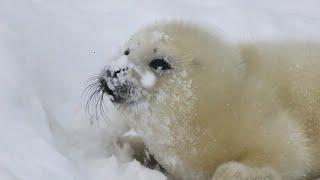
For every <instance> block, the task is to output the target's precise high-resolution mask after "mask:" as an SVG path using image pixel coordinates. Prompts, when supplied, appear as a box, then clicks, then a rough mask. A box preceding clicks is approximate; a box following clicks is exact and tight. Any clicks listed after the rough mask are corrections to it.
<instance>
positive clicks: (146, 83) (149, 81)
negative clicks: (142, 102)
mask: <svg viewBox="0 0 320 180" xmlns="http://www.w3.org/2000/svg"><path fill="white" fill-rule="evenodd" d="M140 81H141V84H142V86H143V87H145V88H151V87H153V86H154V85H155V84H156V76H155V75H154V73H152V72H149V71H146V72H145V73H144V74H143V75H142V76H141V80H140Z"/></svg>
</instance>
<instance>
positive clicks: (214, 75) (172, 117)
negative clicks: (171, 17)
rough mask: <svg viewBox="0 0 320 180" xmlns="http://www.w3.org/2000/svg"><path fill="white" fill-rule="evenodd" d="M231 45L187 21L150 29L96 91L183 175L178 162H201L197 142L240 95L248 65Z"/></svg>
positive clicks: (140, 34)
mask: <svg viewBox="0 0 320 180" xmlns="http://www.w3.org/2000/svg"><path fill="white" fill-rule="evenodd" d="M229 46H230V45H228V44H227V43H224V42H223V41H221V40H220V38H218V37H217V36H215V35H212V34H211V33H208V32H206V31H204V30H202V29H201V28H198V27H197V26H194V25H192V24H188V23H184V22H176V21H175V22H165V23H157V24H154V25H151V26H148V27H146V28H144V29H142V30H140V31H139V32H138V33H136V34H134V35H133V36H132V37H131V39H130V40H129V41H128V42H127V43H126V45H125V46H124V48H123V50H122V51H121V53H120V54H119V56H118V57H117V58H115V60H114V61H113V62H112V63H110V64H109V65H108V66H107V67H106V68H105V69H104V70H103V71H102V72H101V73H100V75H99V76H98V81H97V83H96V84H95V85H98V86H99V88H98V90H97V91H95V92H102V96H101V97H103V96H108V97H109V99H110V100H111V101H112V102H113V104H115V105H117V106H119V107H120V108H123V109H124V110H122V111H121V112H123V113H126V114H133V115H134V116H135V117H134V118H132V119H133V121H134V125H133V128H134V129H135V130H136V131H137V132H138V134H139V135H140V136H141V137H142V138H143V139H144V142H145V143H146V145H147V147H148V149H149V150H150V151H151V152H152V153H153V154H154V155H155V158H156V159H157V161H159V162H160V163H161V165H163V166H164V167H165V168H166V169H167V170H169V171H170V169H171V170H172V169H175V171H178V169H179V168H183V167H184V166H181V164H180V165H179V163H178V162H181V163H183V162H185V161H189V159H188V158H197V157H195V156H194V153H195V152H196V151H199V150H201V149H199V150H198V149H196V148H193V149H192V148H190V147H197V146H196V144H194V143H197V141H196V140H195V138H198V135H199V134H201V133H199V132H201V131H202V130H203V129H205V126H207V125H208V124H209V123H210V122H211V120H212V117H214V116H216V117H219V113H220V111H221V110H223V108H222V107H220V106H221V104H222V103H221V102H226V101H225V100H226V99H232V98H233V95H232V92H234V91H237V89H236V84H238V79H239V78H241V76H242V64H243V63H242V62H241V57H240V55H239V54H240V53H239V52H238V50H237V49H235V48H233V47H229ZM100 99H102V98H100ZM223 105H225V104H223ZM132 112H133V113H132ZM199 120H201V121H202V122H201V123H199ZM197 134H198V135H197ZM202 154H203V153H202ZM161 157H162V158H161ZM164 158H166V159H164ZM177 159H178V160H177ZM190 161H191V160H190ZM177 163H178V164H177Z"/></svg>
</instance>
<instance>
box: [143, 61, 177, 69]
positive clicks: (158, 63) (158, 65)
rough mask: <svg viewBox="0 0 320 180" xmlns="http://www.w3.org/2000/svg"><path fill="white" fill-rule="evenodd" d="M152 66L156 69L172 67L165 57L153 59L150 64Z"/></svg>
mask: <svg viewBox="0 0 320 180" xmlns="http://www.w3.org/2000/svg"><path fill="white" fill-rule="evenodd" d="M149 66H150V67H152V68H153V69H155V70H158V69H160V70H169V69H172V67H171V65H170V64H169V63H168V62H167V61H165V60H164V59H153V60H152V61H151V62H150V64H149Z"/></svg>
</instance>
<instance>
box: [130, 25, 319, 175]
mask: <svg viewBox="0 0 320 180" xmlns="http://www.w3.org/2000/svg"><path fill="white" fill-rule="evenodd" d="M155 34H158V35H159V34H161V37H165V38H159V37H157V38H156V40H155V37H154V35H155ZM133 46H134V49H132V51H131V52H130V55H129V56H128V60H129V61H130V63H133V64H135V66H138V67H139V68H141V69H144V70H150V67H149V66H148V64H149V62H150V61H151V60H152V59H153V58H154V57H165V58H167V60H168V62H170V63H171V64H172V66H173V69H172V70H170V71H169V72H165V73H158V72H156V71H155V72H154V73H155V74H156V76H157V77H156V78H157V81H156V82H155V81H154V84H152V88H150V89H149V90H148V93H149V96H146V97H144V99H143V98H142V101H140V103H137V104H135V105H132V106H134V107H130V106H129V107H127V106H126V107H125V108H126V109H127V110H128V113H130V112H135V113H133V115H134V120H133V121H132V126H133V127H134V128H135V129H136V131H137V132H138V134H139V135H140V136H141V137H142V138H143V140H144V142H145V144H146V145H147V147H148V149H149V150H150V151H151V153H153V154H154V155H155V158H156V159H157V161H159V163H160V164H161V165H163V166H164V168H165V169H166V170H167V171H168V172H169V173H170V174H171V175H172V176H173V177H174V178H178V179H181V178H182V179H210V178H212V179H214V180H221V179H243V180H244V179H274V180H277V179H287V180H289V179H290V180H291V179H300V178H303V177H309V178H310V177H311V176H314V175H318V174H319V172H320V171H319V169H320V165H319V163H320V148H319V145H320V130H319V129H320V120H319V118H320V46H319V44H317V43H307V42H291V41H287V42H251V43H244V44H231V43H228V42H225V41H223V40H221V38H220V37H218V36H217V35H214V34H211V33H208V32H206V31H205V30H202V29H201V28H198V27H197V26H194V25H192V24H187V23H183V22H166V23H158V24H155V25H152V26H149V27H146V28H144V29H142V30H141V31H139V32H138V33H137V34H135V35H134V36H133V37H132V38H131V39H130V40H129V42H128V44H127V47H129V48H130V47H133ZM155 49H156V50H155ZM141 86H143V84H142V85H141ZM150 87H151V86H150Z"/></svg>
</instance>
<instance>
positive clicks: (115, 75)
mask: <svg viewBox="0 0 320 180" xmlns="http://www.w3.org/2000/svg"><path fill="white" fill-rule="evenodd" d="M127 70H128V68H123V69H119V70H116V71H110V70H106V71H105V73H106V77H107V78H104V77H101V78H100V79H99V83H100V87H101V89H102V91H103V93H107V94H108V95H109V96H110V97H111V98H110V99H111V101H112V102H115V103H123V102H125V101H126V98H127V96H128V93H129V90H130V88H129V86H128V85H127V84H126V83H127V81H122V80H121V79H123V78H121V77H122V76H124V75H125V74H126V71H127ZM108 83H109V84H108Z"/></svg>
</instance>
